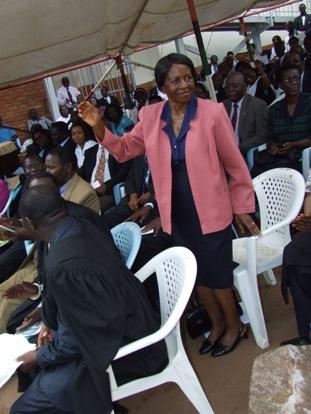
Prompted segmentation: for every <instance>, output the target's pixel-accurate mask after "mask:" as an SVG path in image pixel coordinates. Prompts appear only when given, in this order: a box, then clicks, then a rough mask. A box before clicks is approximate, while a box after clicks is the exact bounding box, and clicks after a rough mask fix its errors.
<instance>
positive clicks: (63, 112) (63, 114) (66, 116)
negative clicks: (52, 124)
mask: <svg viewBox="0 0 311 414" xmlns="http://www.w3.org/2000/svg"><path fill="white" fill-rule="evenodd" d="M59 113H60V117H58V118H57V119H56V122H64V123H65V124H67V125H68V128H69V127H70V126H71V118H70V112H69V108H68V106H66V105H61V106H60V107H59Z"/></svg>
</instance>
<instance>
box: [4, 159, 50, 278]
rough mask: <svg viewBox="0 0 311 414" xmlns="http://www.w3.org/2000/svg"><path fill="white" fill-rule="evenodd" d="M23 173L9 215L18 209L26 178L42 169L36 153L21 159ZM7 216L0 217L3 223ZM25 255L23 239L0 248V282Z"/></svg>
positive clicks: (41, 162) (16, 266)
mask: <svg viewBox="0 0 311 414" xmlns="http://www.w3.org/2000/svg"><path fill="white" fill-rule="evenodd" d="M23 168H24V172H25V175H24V174H23V175H22V176H20V184H19V185H18V186H17V187H16V189H15V190H14V195H15V196H14V198H13V200H12V202H11V205H10V216H15V215H16V213H17V211H18V205H19V200H20V198H21V195H22V193H23V191H24V188H25V186H26V183H27V179H30V178H31V177H32V176H33V175H34V174H36V173H38V172H39V171H43V170H44V163H43V161H42V160H41V158H40V157H39V156H38V155H28V156H27V157H26V158H25V159H24V161H23ZM6 221H7V218H1V219H0V222H2V223H3V224H4V225H5V223H6ZM26 256H27V253H26V249H25V244H24V241H21V240H16V241H15V242H14V243H11V244H10V246H9V247H7V248H6V249H4V250H2V248H1V249H0V283H2V282H4V281H5V280H7V279H8V278H9V277H10V276H12V275H13V274H14V273H15V272H16V271H17V269H18V268H19V267H20V266H21V264H22V263H23V261H24V260H25V258H26Z"/></svg>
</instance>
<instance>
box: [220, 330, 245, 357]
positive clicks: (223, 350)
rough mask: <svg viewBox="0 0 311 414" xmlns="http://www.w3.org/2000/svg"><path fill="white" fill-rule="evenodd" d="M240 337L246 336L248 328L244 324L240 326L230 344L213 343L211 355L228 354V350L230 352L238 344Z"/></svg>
mask: <svg viewBox="0 0 311 414" xmlns="http://www.w3.org/2000/svg"><path fill="white" fill-rule="evenodd" d="M242 338H248V330H247V328H246V326H244V325H243V326H242V327H241V329H240V332H239V335H238V336H237V337H236V338H235V340H234V341H233V343H232V344H231V345H228V346H225V345H223V344H221V343H218V344H215V346H214V347H213V349H212V356H213V357H214V358H216V357H219V356H222V355H226V354H229V352H232V351H233V350H234V349H235V348H236V347H237V346H238V344H239V343H240V341H241V339H242Z"/></svg>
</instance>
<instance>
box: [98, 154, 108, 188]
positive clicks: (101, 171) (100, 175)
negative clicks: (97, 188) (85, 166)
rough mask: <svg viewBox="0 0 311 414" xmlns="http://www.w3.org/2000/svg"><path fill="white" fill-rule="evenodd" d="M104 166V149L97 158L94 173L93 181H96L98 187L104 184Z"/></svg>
mask: <svg viewBox="0 0 311 414" xmlns="http://www.w3.org/2000/svg"><path fill="white" fill-rule="evenodd" d="M105 164H106V159H105V151H104V149H102V150H101V154H100V157H99V161H98V165H97V169H96V173H95V180H96V181H98V182H99V184H100V185H102V184H104V171H105Z"/></svg>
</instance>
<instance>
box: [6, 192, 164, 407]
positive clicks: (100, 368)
mask: <svg viewBox="0 0 311 414" xmlns="http://www.w3.org/2000/svg"><path fill="white" fill-rule="evenodd" d="M21 215H22V216H23V217H27V218H28V219H29V221H30V222H31V223H32V227H33V229H34V231H35V233H36V239H37V240H42V241H44V242H45V243H48V244H49V252H48V255H47V256H46V259H45V284H44V292H43V294H44V301H43V315H44V321H45V326H43V328H42V331H41V332H45V333H49V334H50V333H51V334H52V336H53V338H51V339H50V342H49V343H45V344H43V343H42V341H41V340H40V338H42V337H39V345H41V346H40V348H39V349H38V350H36V351H31V352H27V353H26V354H24V355H22V356H21V357H19V360H20V361H23V364H22V367H21V369H22V370H24V371H26V372H27V371H29V370H30V369H31V368H32V367H35V366H37V367H40V368H41V371H40V373H39V374H38V376H37V378H36V379H35V380H34V382H33V383H32V385H31V386H30V387H29V388H28V389H27V391H26V392H25V393H24V394H23V395H22V396H21V397H20V398H19V400H17V402H15V403H14V405H13V406H12V407H11V411H10V413H11V414H18V413H26V412H29V413H30V412H31V413H37V414H40V413H42V414H43V413H48V412H51V413H52V412H55V413H56V412H66V413H68V414H69V413H76V414H85V413H87V412H89V413H92V414H97V413H98V414H99V413H100V414H108V413H109V414H110V413H111V411H112V408H113V407H112V402H111V394H110V386H109V377H108V373H107V372H106V370H107V368H108V366H109V365H110V364H111V363H112V360H113V358H114V357H115V355H116V354H117V352H118V350H119V348H120V347H122V346H123V345H126V344H127V343H129V342H132V341H135V340H137V339H139V338H142V337H144V336H146V335H149V334H151V333H153V332H154V331H156V330H157V328H158V323H157V321H156V319H155V316H154V315H153V311H152V308H151V306H150V303H149V302H148V300H147V298H146V294H145V292H144V289H143V287H142V285H141V284H140V282H139V281H138V280H137V279H136V278H135V277H133V275H132V274H131V273H130V271H129V270H128V269H127V268H126V267H125V265H124V263H123V262H122V260H121V259H120V257H119V255H116V254H115V250H114V249H115V248H114V246H113V245H111V244H110V243H108V242H107V240H105V237H104V235H103V234H102V232H101V231H99V230H98V229H97V228H96V227H95V226H93V225H92V224H91V223H89V222H88V221H86V220H81V219H77V218H74V217H71V216H69V215H68V212H67V211H66V209H65V208H64V206H63V203H62V200H61V198H60V196H59V193H58V191H57V190H54V191H51V189H47V188H46V187H43V186H38V187H34V188H32V189H29V190H28V191H27V192H26V193H25V195H24V196H23V199H22V201H21ZM79 251H83V253H84V255H83V256H81V255H80V254H79ZM81 298H83V300H82V301H83V305H82V306H81ZM90 321H91V323H90ZM52 330H53V331H52ZM166 364H167V353H166V347H165V343H164V342H163V341H161V342H159V343H157V344H155V345H151V346H149V347H147V348H146V349H144V350H140V351H138V352H136V353H134V354H132V355H130V356H128V357H124V358H122V359H121V360H118V361H115V362H113V363H112V366H113V370H114V373H115V375H116V379H117V382H118V383H121V384H122V383H125V382H128V381H129V380H132V379H135V378H139V377H141V376H145V375H147V376H148V375H152V374H155V373H157V372H159V371H161V370H162V369H163V368H164V366H165V365H166Z"/></svg>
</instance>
